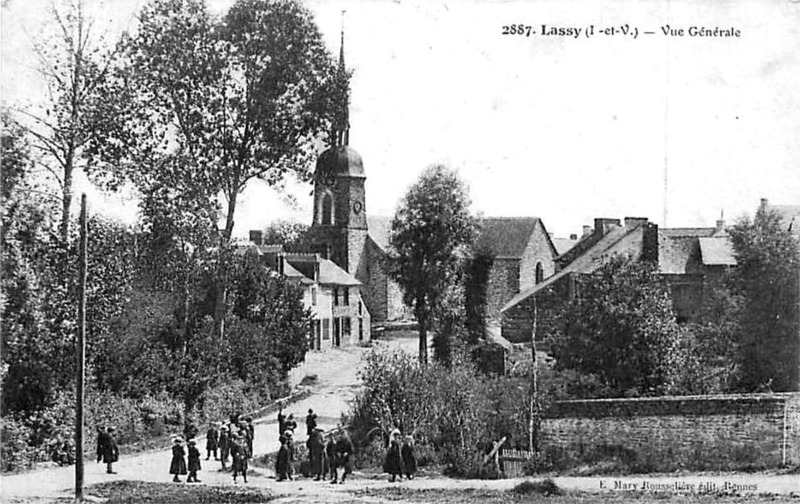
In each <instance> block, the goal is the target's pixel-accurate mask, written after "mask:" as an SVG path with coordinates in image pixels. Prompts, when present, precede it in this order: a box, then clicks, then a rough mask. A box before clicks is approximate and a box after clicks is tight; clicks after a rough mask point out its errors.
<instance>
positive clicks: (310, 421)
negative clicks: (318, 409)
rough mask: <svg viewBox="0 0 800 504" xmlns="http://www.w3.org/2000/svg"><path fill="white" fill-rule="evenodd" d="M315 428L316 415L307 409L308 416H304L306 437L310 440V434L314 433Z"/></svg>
mask: <svg viewBox="0 0 800 504" xmlns="http://www.w3.org/2000/svg"><path fill="white" fill-rule="evenodd" d="M316 428H317V414H316V413H314V410H312V409H311V408H309V409H308V415H306V435H307V436H308V437H309V438H310V437H311V434H313V433H314V429H316Z"/></svg>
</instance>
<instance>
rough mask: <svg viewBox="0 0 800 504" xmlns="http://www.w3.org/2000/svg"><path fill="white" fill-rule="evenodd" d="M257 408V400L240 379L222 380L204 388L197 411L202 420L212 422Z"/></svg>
mask: <svg viewBox="0 0 800 504" xmlns="http://www.w3.org/2000/svg"><path fill="white" fill-rule="evenodd" d="M256 408H258V402H257V401H255V400H254V399H252V397H251V396H250V395H249V394H248V390H247V386H246V385H245V383H244V382H243V381H242V380H238V379H232V380H228V381H224V382H221V383H218V384H216V385H214V386H213V387H210V388H208V389H206V391H205V392H203V395H202V396H201V398H200V403H199V409H200V411H199V413H200V416H201V418H203V419H204V420H207V421H210V422H213V421H218V420H221V419H226V418H228V417H230V416H231V415H233V414H244V413H246V412H248V411H253V410H255V409H256Z"/></svg>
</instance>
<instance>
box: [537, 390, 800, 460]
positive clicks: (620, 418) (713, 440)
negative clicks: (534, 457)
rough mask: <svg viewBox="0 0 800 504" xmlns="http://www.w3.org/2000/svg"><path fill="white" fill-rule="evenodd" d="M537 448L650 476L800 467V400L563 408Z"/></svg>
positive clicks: (550, 416)
mask: <svg viewBox="0 0 800 504" xmlns="http://www.w3.org/2000/svg"><path fill="white" fill-rule="evenodd" d="M540 446H541V448H542V449H543V450H544V451H545V453H549V454H550V455H549V456H551V457H555V458H560V459H561V460H572V461H576V463H581V462H594V461H597V460H601V459H603V458H617V459H623V460H624V461H625V462H626V463H627V464H628V465H629V466H632V467H636V468H639V469H641V470H648V471H674V470H678V469H691V470H737V469H752V468H771V467H781V466H785V465H788V466H792V465H798V464H800V393H794V394H789V393H786V394H748V395H729V396H691V397H660V398H643V399H598V400H586V401H560V402H557V403H554V404H553V406H552V407H551V408H550V409H549V410H548V413H547V416H546V418H545V420H544V421H543V423H542V430H541V438H540Z"/></svg>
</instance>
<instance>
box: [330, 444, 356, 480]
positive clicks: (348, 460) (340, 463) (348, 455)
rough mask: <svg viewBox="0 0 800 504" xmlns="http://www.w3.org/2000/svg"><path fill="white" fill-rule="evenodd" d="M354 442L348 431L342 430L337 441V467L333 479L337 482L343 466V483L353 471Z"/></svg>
mask: <svg viewBox="0 0 800 504" xmlns="http://www.w3.org/2000/svg"><path fill="white" fill-rule="evenodd" d="M354 451H355V450H354V448H353V442H352V441H350V438H349V437H348V436H347V432H345V431H342V432H341V433H340V434H339V439H338V440H337V441H336V466H335V467H336V468H335V469H334V471H333V481H332V482H331V483H336V482H337V480H338V479H339V468H340V467H341V468H342V481H341V482H342V484H344V481H345V480H346V479H347V475H348V474H350V473H351V472H353V460H352V458H353V452H354Z"/></svg>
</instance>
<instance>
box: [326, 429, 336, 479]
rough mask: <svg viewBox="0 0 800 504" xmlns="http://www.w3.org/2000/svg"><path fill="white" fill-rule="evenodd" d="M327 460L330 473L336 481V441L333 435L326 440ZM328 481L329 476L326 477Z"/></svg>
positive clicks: (329, 435)
mask: <svg viewBox="0 0 800 504" xmlns="http://www.w3.org/2000/svg"><path fill="white" fill-rule="evenodd" d="M325 458H326V459H327V461H328V471H329V472H330V476H331V479H332V480H335V479H336V440H335V439H334V438H333V434H328V435H327V436H326V440H325ZM325 479H327V476H326V477H325Z"/></svg>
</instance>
